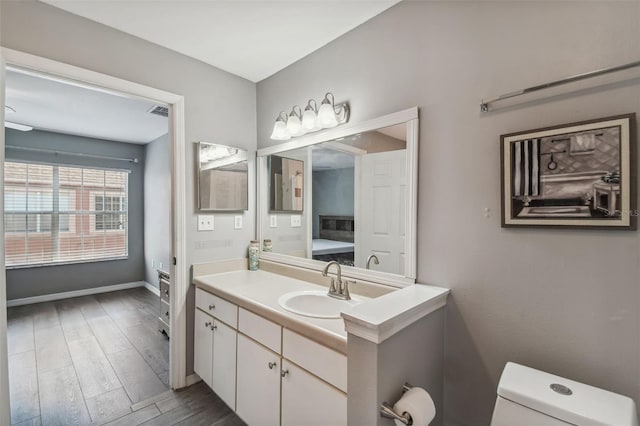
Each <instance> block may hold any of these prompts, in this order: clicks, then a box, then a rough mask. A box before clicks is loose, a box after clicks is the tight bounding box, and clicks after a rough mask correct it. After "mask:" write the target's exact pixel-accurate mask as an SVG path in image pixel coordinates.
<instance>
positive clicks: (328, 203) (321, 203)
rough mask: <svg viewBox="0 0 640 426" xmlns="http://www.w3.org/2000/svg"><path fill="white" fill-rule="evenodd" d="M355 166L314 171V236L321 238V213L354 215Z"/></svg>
mask: <svg viewBox="0 0 640 426" xmlns="http://www.w3.org/2000/svg"><path fill="white" fill-rule="evenodd" d="M354 173H355V170H354V169H353V168H347V169H335V170H319V171H317V172H313V183H312V188H313V198H312V199H313V203H312V206H313V207H312V209H313V238H320V237H319V233H320V219H319V217H320V215H332V216H353V202H354V198H353V197H354V187H353V185H354Z"/></svg>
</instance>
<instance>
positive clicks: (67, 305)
mask: <svg viewBox="0 0 640 426" xmlns="http://www.w3.org/2000/svg"><path fill="white" fill-rule="evenodd" d="M55 306H56V309H57V311H58V319H59V320H60V325H62V330H63V331H64V336H65V338H66V339H67V341H73V340H78V339H85V338H87V337H90V336H92V335H93V333H92V331H91V329H90V328H89V324H88V323H87V320H86V319H85V317H84V315H83V314H82V310H81V309H80V304H79V303H78V302H77V300H76V299H75V298H74V299H65V300H59V301H57V302H56V303H55Z"/></svg>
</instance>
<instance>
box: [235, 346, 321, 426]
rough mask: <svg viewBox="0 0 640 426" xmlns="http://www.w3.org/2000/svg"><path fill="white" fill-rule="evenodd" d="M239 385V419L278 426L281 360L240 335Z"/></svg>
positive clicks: (255, 424)
mask: <svg viewBox="0 0 640 426" xmlns="http://www.w3.org/2000/svg"><path fill="white" fill-rule="evenodd" d="M237 383H238V396H237V400H236V413H237V414H238V416H240V418H241V419H242V420H244V421H245V422H246V423H247V424H249V425H251V426H272V425H273V426H278V425H279V424H280V356H279V355H277V354H275V353H273V352H271V351H270V350H269V349H267V348H265V347H264V346H262V345H259V344H257V343H256V342H254V341H253V340H251V339H249V338H248V337H245V336H244V335H242V334H238V382H237ZM325 426H326V425H325Z"/></svg>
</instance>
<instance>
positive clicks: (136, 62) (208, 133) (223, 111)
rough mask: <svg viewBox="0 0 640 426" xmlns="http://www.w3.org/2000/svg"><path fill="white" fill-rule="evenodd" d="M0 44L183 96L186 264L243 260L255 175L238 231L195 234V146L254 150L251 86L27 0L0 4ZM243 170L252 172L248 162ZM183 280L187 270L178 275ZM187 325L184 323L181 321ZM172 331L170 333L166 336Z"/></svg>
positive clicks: (251, 229)
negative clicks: (207, 144) (247, 168)
mask: <svg viewBox="0 0 640 426" xmlns="http://www.w3.org/2000/svg"><path fill="white" fill-rule="evenodd" d="M0 9H1V10H0V43H1V44H2V46H4V47H7V48H10V49H15V50H20V51H23V52H27V53H31V54H34V55H39V56H43V57H46V58H50V59H53V60H56V61H60V62H64V63H67V64H71V65H75V66H78V67H81V68H86V69H90V70H93V71H98V72H101V73H103V74H108V75H112V76H115V77H119V78H123V79H125V80H129V81H133V82H136V83H140V84H144V85H147V86H151V87H155V88H158V89H162V90H166V91H169V92H172V93H176V94H179V95H182V96H184V99H185V118H186V120H185V126H186V129H185V132H186V140H187V144H188V146H187V147H186V161H187V170H186V177H187V191H186V199H187V200H188V202H187V205H186V206H185V208H186V217H187V235H186V245H187V259H186V264H187V266H189V265H191V264H192V263H197V262H206V261H214V260H224V259H236V258H240V257H244V256H245V253H246V248H247V245H248V243H249V240H251V239H253V238H254V235H255V221H254V217H255V186H254V182H255V178H254V177H253V176H250V180H249V181H250V182H251V184H252V185H251V187H250V188H249V194H250V199H249V211H248V212H245V213H244V221H243V222H244V228H243V229H242V230H234V229H233V215H229V214H228V215H217V216H216V219H215V221H216V222H215V223H216V230H215V231H213V232H197V226H196V225H197V218H196V215H195V206H196V203H195V196H194V184H195V171H194V163H195V160H194V154H195V149H194V147H193V146H192V145H191V143H192V142H196V141H208V142H217V143H221V144H224V145H231V146H237V147H239V148H244V149H247V150H248V151H249V155H250V156H251V155H252V153H253V152H255V148H256V85H255V84H254V83H252V82H250V81H247V80H245V79H243V78H240V77H238V76H235V75H232V74H230V73H227V72H225V71H222V70H220V69H217V68H214V67H212V66H209V65H207V64H205V63H203V62H200V61H198V60H195V59H191V58H188V57H186V56H184V55H181V54H179V53H176V52H174V51H172V50H169V49H166V48H163V47H160V46H157V45H155V44H153V43H149V42H147V41H144V40H142V39H139V38H137V37H134V36H131V35H128V34H125V33H123V32H120V31H117V30H115V29H113V28H109V27H107V26H105V25H101V24H98V23H96V22H93V21H90V20H88V19H85V18H81V17H79V16H76V15H72V14H70V13H67V12H65V11H63V10H60V9H56V8H54V7H52V6H49V5H47V4H44V3H41V2H35V1H2V2H0ZM250 167H254V166H253V163H251V164H250ZM181 273H183V274H184V275H185V276H188V274H189V271H188V270H184V271H181ZM188 297H189V301H190V303H189V306H188V308H187V312H186V315H187V321H188V324H187V345H188V349H187V373H190V372H192V371H193V365H192V364H193V362H192V361H193V356H192V344H193V343H192V342H193V324H192V321H193V318H192V317H193V309H194V308H193V306H194V301H193V298H194V292H193V289H191V291H190V294H189V295H188ZM189 321H191V323H189ZM174 332H175V331H174Z"/></svg>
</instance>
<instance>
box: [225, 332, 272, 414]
mask: <svg viewBox="0 0 640 426" xmlns="http://www.w3.org/2000/svg"><path fill="white" fill-rule="evenodd" d="M237 386H238V394H237V399H236V413H237V414H238V416H240V418H241V419H242V420H244V421H245V422H246V423H247V424H248V425H250V426H278V425H279V424H280V355H277V354H275V353H273V352H271V351H270V350H269V349H267V348H265V347H264V346H262V345H259V344H257V343H255V342H254V341H253V340H251V339H249V338H248V337H245V336H244V335H242V334H238V382H237Z"/></svg>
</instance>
